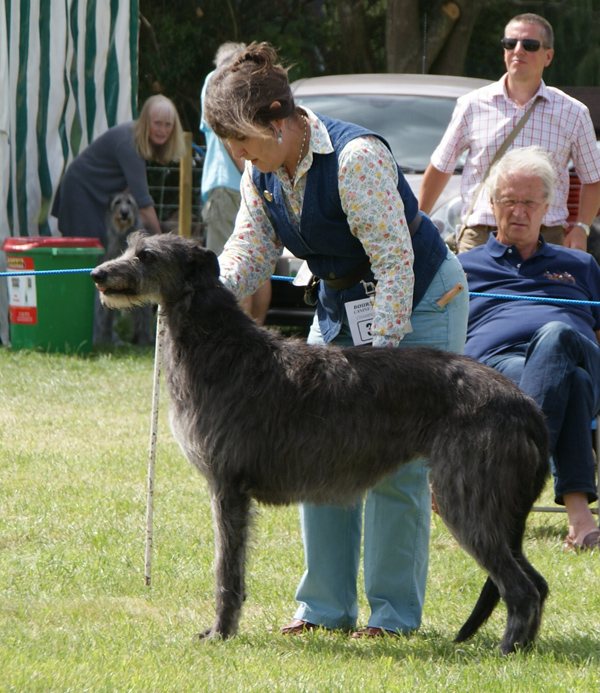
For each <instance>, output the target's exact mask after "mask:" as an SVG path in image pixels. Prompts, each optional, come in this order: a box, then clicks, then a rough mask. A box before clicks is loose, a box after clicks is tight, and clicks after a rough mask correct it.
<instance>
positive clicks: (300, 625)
mask: <svg viewBox="0 0 600 693" xmlns="http://www.w3.org/2000/svg"><path fill="white" fill-rule="evenodd" d="M317 628H322V626H317V625H316V624H315V623H309V622H308V621H302V620H300V619H299V618H293V619H292V620H291V621H290V622H289V623H288V624H287V626H284V627H283V628H282V629H281V635H300V633H307V632H308V631H309V630H316V629H317ZM323 630H328V629H327V628H323Z"/></svg>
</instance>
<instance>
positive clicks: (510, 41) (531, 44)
mask: <svg viewBox="0 0 600 693" xmlns="http://www.w3.org/2000/svg"><path fill="white" fill-rule="evenodd" d="M519 41H520V42H521V45H522V46H523V50H526V51H527V52H528V53H535V52H536V51H539V50H540V47H541V48H549V46H544V44H543V43H542V42H541V41H538V40H537V39H516V38H503V39H502V40H501V41H500V43H501V44H502V46H503V47H504V50H505V51H514V50H515V48H516V47H517V43H519Z"/></svg>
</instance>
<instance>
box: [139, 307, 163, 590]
mask: <svg viewBox="0 0 600 693" xmlns="http://www.w3.org/2000/svg"><path fill="white" fill-rule="evenodd" d="M165 330H166V327H165V324H164V316H163V313H162V309H161V307H160V306H159V307H158V314H157V318H156V345H155V350H154V381H153V384H152V416H151V420H150V446H149V452H148V483H147V500H146V551H145V557H144V580H145V583H146V585H147V586H148V587H149V586H150V581H151V579H152V576H151V572H152V518H153V514H154V463H155V460H156V436H157V429H158V396H159V393H160V367H161V363H162V349H163V342H164V338H165Z"/></svg>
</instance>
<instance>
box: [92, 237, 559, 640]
mask: <svg viewBox="0 0 600 693" xmlns="http://www.w3.org/2000/svg"><path fill="white" fill-rule="evenodd" d="M92 277H93V279H94V281H95V282H96V284H97V286H98V288H99V290H100V291H101V295H102V300H103V302H104V303H105V304H106V305H107V306H110V307H113V308H123V307H127V306H137V305H142V304H144V303H147V302H149V301H152V302H156V303H158V304H159V305H160V309H161V311H162V313H163V315H164V320H165V321H166V326H167V329H166V338H165V356H164V367H165V372H166V378H167V386H168V389H169V391H170V396H171V426H172V429H173V433H174V435H175V437H176V438H177V440H178V441H179V444H180V445H181V448H182V449H183V451H184V453H185V455H186V456H187V458H188V459H189V460H190V462H192V464H194V465H195V466H196V467H197V468H198V469H199V470H200V471H201V472H202V474H204V475H205V476H206V478H207V480H208V485H209V488H210V493H211V501H212V511H213V518H214V525H215V534H216V559H215V576H216V618H215V621H214V623H213V625H212V627H211V628H209V629H208V630H207V631H206V632H205V633H204V634H203V635H206V636H209V637H217V636H223V637H227V636H229V635H233V634H234V633H235V632H236V630H237V627H238V621H239V617H240V611H241V607H242V602H243V600H244V596H245V586H244V566H245V562H246V552H247V544H248V526H249V521H250V515H251V506H252V499H256V500H257V501H259V502H261V503H269V504H275V505H277V504H287V503H294V502H303V501H306V502H312V503H335V504H345V503H348V502H351V501H353V500H355V499H356V497H357V496H359V494H361V493H363V492H364V491H365V489H367V488H369V487H372V486H373V485H375V484H376V483H377V482H379V481H380V480H382V479H383V478H384V477H386V476H388V475H390V474H392V473H393V472H394V471H395V470H396V469H397V468H398V467H399V466H400V465H402V464H404V463H407V462H409V461H410V460H413V459H415V458H418V457H425V458H427V459H428V461H429V462H428V466H429V469H430V478H431V484H432V487H433V491H434V493H435V498H436V501H437V506H438V509H439V513H440V515H441V516H442V518H443V519H444V521H445V523H446V524H447V525H448V527H449V528H450V530H451V532H452V533H453V534H454V536H455V537H456V539H457V540H458V541H459V543H460V544H461V546H463V547H464V548H465V549H466V550H467V551H468V552H469V553H470V554H471V555H472V556H473V557H474V558H475V560H476V561H477V562H478V563H479V564H480V565H481V566H482V567H483V568H484V569H485V570H486V571H487V572H488V574H489V577H488V579H487V581H486V583H485V585H484V588H483V591H482V593H481V596H480V597H479V600H478V602H477V604H476V606H475V608H474V610H473V613H472V614H471V616H470V617H469V619H468V620H467V622H466V623H465V625H464V626H463V627H462V629H461V630H460V632H459V633H458V636H457V638H456V640H457V641H462V640H465V639H466V638H469V637H470V636H471V635H473V634H474V633H475V632H476V630H477V629H478V628H479V626H480V625H481V624H482V623H484V621H485V620H486V619H487V618H488V616H489V615H490V614H491V613H492V611H493V609H494V607H495V606H496V604H497V603H498V600H499V598H502V599H503V600H504V601H505V603H506V606H507V611H508V614H507V623H506V630H505V633H504V637H503V639H502V642H501V645H500V650H501V651H502V652H503V653H508V652H511V651H512V650H513V649H515V648H516V647H524V646H526V645H528V644H529V643H531V642H532V641H533V640H534V638H535V636H536V633H537V631H538V628H539V625H540V618H541V613H542V607H543V604H544V600H545V598H546V595H547V593H548V587H547V584H546V581H545V580H544V578H543V577H542V576H541V575H540V574H539V573H538V572H537V571H536V570H535V569H534V568H533V566H532V565H531V564H530V563H529V561H528V560H527V559H526V558H525V556H524V555H523V551H522V540H523V534H524V530H525V522H526V520H527V515H528V513H529V511H530V510H531V507H532V505H533V503H534V501H535V499H536V498H537V497H538V495H539V494H540V492H541V490H542V488H543V486H544V483H545V480H546V477H547V475H548V471H549V465H548V442H547V431H546V427H545V424H544V420H543V417H542V414H541V413H540V411H539V410H538V408H537V407H536V405H535V404H534V402H533V401H532V400H531V399H529V398H528V397H526V396H525V395H524V394H523V393H522V392H521V391H520V390H519V389H518V388H517V387H516V386H515V385H514V384H513V383H512V382H510V381H509V380H508V379H507V378H505V377H503V376H502V375H500V374H499V373H497V372H496V371H494V370H492V369H490V368H487V367H486V366H483V365H481V364H479V363H477V362H476V361H474V360H472V359H470V358H468V357H465V356H457V355H455V354H452V353H449V352H444V351H438V350H434V349H426V348H417V347H415V348H412V349H393V348H372V347H350V348H337V347H333V346H328V347H318V346H308V345H306V344H305V343H304V342H301V341H299V340H294V339H289V338H288V339H286V338H283V337H281V336H279V335H278V334H277V333H275V332H273V331H268V330H265V329H262V328H260V327H258V326H257V325H256V324H255V323H254V322H253V321H252V320H251V319H250V318H249V317H247V316H246V315H245V314H244V312H243V311H242V310H240V308H239V307H238V305H237V302H236V300H235V297H234V296H233V294H232V293H231V292H230V291H229V290H227V289H226V288H224V287H223V286H222V285H221V283H220V281H219V267H218V262H217V259H216V257H215V255H214V254H213V253H211V252H210V251H207V250H205V249H203V248H200V247H199V246H197V245H196V243H195V242H194V241H191V240H187V239H183V238H180V237H177V236H170V235H169V236H161V237H148V236H144V235H141V234H134V236H133V237H132V238H131V239H130V242H129V248H128V250H127V251H126V252H125V254H124V255H123V256H122V257H121V258H119V259H117V260H115V261H112V262H106V263H104V264H102V265H100V266H99V267H97V268H96V269H95V270H94V271H93V272H92ZM398 531H399V532H400V531H402V528H401V527H399V528H398Z"/></svg>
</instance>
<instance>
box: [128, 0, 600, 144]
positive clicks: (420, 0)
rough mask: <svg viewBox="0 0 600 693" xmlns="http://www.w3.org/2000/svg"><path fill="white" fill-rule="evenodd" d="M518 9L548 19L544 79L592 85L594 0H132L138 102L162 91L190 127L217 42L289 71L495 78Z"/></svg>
mask: <svg viewBox="0 0 600 693" xmlns="http://www.w3.org/2000/svg"><path fill="white" fill-rule="evenodd" d="M524 12H536V13H537V14H541V15H542V16H544V17H546V18H547V19H548V20H549V21H550V23H551V24H552V26H553V28H554V31H555V58H554V60H553V62H552V64H551V65H550V67H549V68H548V69H547V70H546V72H545V75H544V77H545V79H546V81H547V82H548V83H549V84H553V85H556V86H577V85H580V86H597V85H600V45H599V42H598V37H599V36H600V0H537V1H535V0H534V1H533V2H527V1H526V0H177V2H173V0H171V1H170V2H167V0H140V13H141V15H142V19H141V26H140V90H139V97H140V102H141V101H143V100H145V99H146V98H147V97H148V96H150V95H151V94H152V93H155V92H157V91H161V92H163V93H165V94H166V95H167V96H169V97H170V98H172V99H173V101H174V102H175V103H176V105H177V107H178V109H179V112H180V114H181V117H182V121H183V125H184V127H185V129H187V130H190V131H191V132H193V133H198V123H199V119H200V103H199V94H200V89H201V86H202V83H203V81H204V77H205V76H206V74H208V72H210V71H211V70H212V68H213V63H212V61H213V57H214V54H215V52H216V50H217V48H218V47H219V46H220V45H221V43H223V42H225V41H244V42H246V43H250V42H251V41H269V42H271V43H272V44H273V45H275V46H276V47H277V48H279V49H280V53H281V56H282V58H283V59H284V61H285V62H286V64H288V65H289V66H291V67H290V78H291V79H297V78H299V77H309V76H313V75H318V74H341V73H354V72H431V73H435V74H456V75H467V76H470V77H484V78H487V79H497V78H498V77H499V76H500V75H501V74H502V73H503V71H504V64H503V61H502V49H501V46H500V39H501V38H502V35H503V32H504V27H505V25H506V23H507V22H508V21H509V20H510V19H511V18H512V17H514V16H515V15H517V14H522V13H524ZM199 137H200V136H199V135H197V138H199Z"/></svg>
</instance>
